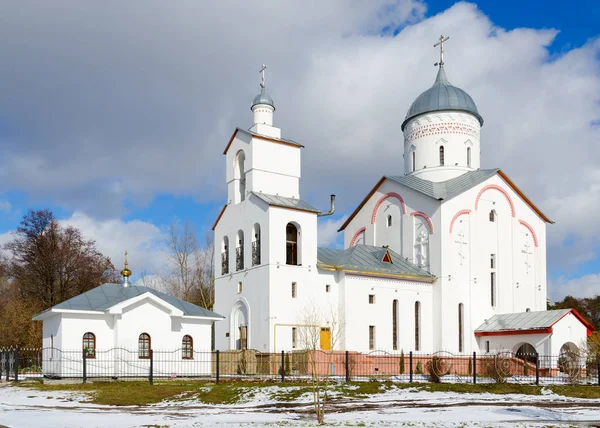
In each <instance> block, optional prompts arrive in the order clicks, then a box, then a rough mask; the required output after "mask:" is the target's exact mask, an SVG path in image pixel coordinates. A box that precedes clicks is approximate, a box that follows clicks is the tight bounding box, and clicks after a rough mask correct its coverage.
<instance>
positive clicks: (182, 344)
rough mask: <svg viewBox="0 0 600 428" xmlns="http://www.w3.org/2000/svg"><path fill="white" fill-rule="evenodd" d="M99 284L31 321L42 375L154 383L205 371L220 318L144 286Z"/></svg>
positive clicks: (124, 272)
mask: <svg viewBox="0 0 600 428" xmlns="http://www.w3.org/2000/svg"><path fill="white" fill-rule="evenodd" d="M121 273H122V274H124V277H125V281H124V283H123V284H103V285H101V286H99V287H96V288H94V289H92V290H89V291H87V292H85V293H82V294H80V295H78V296H76V297H73V298H71V299H69V300H66V301H64V302H62V303H59V304H58V305H55V306H53V307H51V308H49V309H47V310H45V311H43V312H41V313H39V314H37V315H35V316H34V317H33V320H34V321H42V322H43V339H42V340H43V344H42V346H43V358H42V362H43V367H42V371H43V373H44V375H47V376H56V377H81V376H82V373H83V356H84V354H85V357H86V369H87V375H88V376H90V377H94V376H102V377H107V376H111V377H116V378H121V377H128V376H145V375H147V373H148V370H149V366H150V353H151V350H152V352H153V353H154V360H155V361H156V363H155V364H154V370H153V371H154V375H155V376H157V377H158V376H173V375H175V376H183V375H199V374H203V373H210V372H211V371H210V370H211V357H210V352H211V350H212V346H211V342H212V341H211V336H212V335H211V329H212V324H213V322H215V321H220V320H221V319H222V318H223V317H222V316H220V315H218V314H216V313H214V312H211V311H209V310H207V309H204V308H201V307H199V306H196V305H193V304H191V303H189V302H186V301H183V300H181V299H178V298H176V297H173V296H169V295H167V294H165V293H162V292H160V291H157V290H154V289H152V288H148V287H142V286H133V285H129V281H128V277H129V275H131V272H130V271H129V269H127V267H126V268H125V269H124V270H123V272H121Z"/></svg>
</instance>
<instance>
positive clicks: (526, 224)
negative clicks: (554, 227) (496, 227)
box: [519, 220, 538, 247]
mask: <svg viewBox="0 0 600 428" xmlns="http://www.w3.org/2000/svg"><path fill="white" fill-rule="evenodd" d="M519 223H521V224H522V225H523V226H525V227H526V228H527V229H529V231H530V232H531V235H532V236H533V244H534V245H535V246H536V247H537V246H538V239H537V235H536V234H535V231H534V230H533V227H531V225H530V224H529V223H527V222H526V221H524V220H519Z"/></svg>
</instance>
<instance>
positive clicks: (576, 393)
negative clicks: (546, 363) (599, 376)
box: [546, 385, 600, 398]
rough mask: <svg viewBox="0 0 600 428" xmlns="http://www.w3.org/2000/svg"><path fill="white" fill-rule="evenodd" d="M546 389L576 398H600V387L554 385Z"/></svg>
mask: <svg viewBox="0 0 600 428" xmlns="http://www.w3.org/2000/svg"><path fill="white" fill-rule="evenodd" d="M546 389H549V390H550V391H552V392H554V393H555V394H558V395H563V396H565V397H574V398H600V387H599V386H592V385H552V386H547V387H546Z"/></svg>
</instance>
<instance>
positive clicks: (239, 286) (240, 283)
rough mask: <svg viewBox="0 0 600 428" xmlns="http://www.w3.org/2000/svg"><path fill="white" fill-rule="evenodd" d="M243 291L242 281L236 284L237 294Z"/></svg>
mask: <svg viewBox="0 0 600 428" xmlns="http://www.w3.org/2000/svg"><path fill="white" fill-rule="evenodd" d="M242 290H243V285H242V281H239V282H238V294H240V293H241V292H242Z"/></svg>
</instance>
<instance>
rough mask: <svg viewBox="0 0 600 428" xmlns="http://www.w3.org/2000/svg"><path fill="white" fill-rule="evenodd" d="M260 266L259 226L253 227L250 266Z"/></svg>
mask: <svg viewBox="0 0 600 428" xmlns="http://www.w3.org/2000/svg"><path fill="white" fill-rule="evenodd" d="M259 264H260V224H258V223H256V224H255V225H254V235H253V238H252V266H257V265H259Z"/></svg>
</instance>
